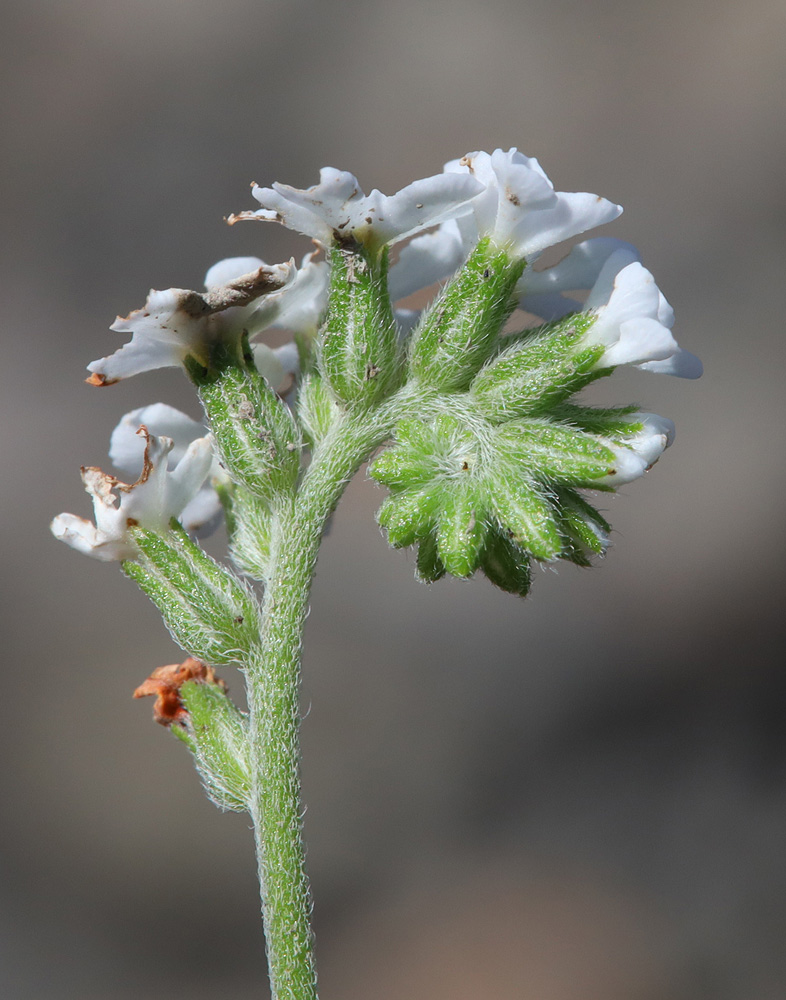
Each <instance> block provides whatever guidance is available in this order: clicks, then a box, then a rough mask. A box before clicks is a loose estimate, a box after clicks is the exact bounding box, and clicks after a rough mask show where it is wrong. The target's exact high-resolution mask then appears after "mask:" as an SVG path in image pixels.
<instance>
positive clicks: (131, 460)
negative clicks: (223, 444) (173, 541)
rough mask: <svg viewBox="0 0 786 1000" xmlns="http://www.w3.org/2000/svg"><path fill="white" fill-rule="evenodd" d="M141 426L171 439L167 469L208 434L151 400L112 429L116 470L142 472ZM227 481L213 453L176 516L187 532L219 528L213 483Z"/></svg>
mask: <svg viewBox="0 0 786 1000" xmlns="http://www.w3.org/2000/svg"><path fill="white" fill-rule="evenodd" d="M143 426H144V427H146V428H147V429H148V431H149V432H150V433H151V434H153V435H155V436H156V437H162V436H165V437H167V438H169V439H171V441H172V450H171V451H170V452H169V454H168V456H167V468H168V469H169V470H170V471H171V470H172V469H174V468H175V467H176V466H177V465H178V463H179V462H180V461H181V460H182V459H183V458H184V457H185V454H186V452H187V451H188V449H189V447H190V446H191V445H192V444H193V443H194V441H196V440H198V439H199V438H203V437H205V435H206V434H207V430H206V428H205V427H203V426H202V424H200V423H199V422H198V421H196V420H192V419H191V417H189V416H186V414H185V413H182V412H181V411H180V410H176V409H175V408H174V407H173V406H167V404H166V403H153V404H151V405H150V406H142V407H140V408H139V409H136V410H132V411H131V412H130V413H126V414H125V416H123V417H122V418H121V420H120V423H119V424H118V425H117V427H115V429H114V430H113V431H112V437H111V439H110V442H109V457H110V459H111V460H112V464H113V465H114V466H115V468H116V469H119V470H120V471H121V472H123V473H126V474H128V475H131V476H139V475H141V473H142V471H143V469H144V459H145V442H144V440H143V439H142V437H140V434H139V430H140V428H141V427H143ZM228 482H229V476H228V475H227V473H226V472H225V470H224V469H223V468H222V466H221V465H220V463H219V461H218V457H217V455H216V454H215V452H214V453H213V460H212V462H211V465H210V468H209V469H208V471H207V474H206V476H205V480H204V482H203V483H202V485H201V487H200V489H199V491H198V492H197V493H196V494H195V496H194V498H193V499H192V500H190V501H189V502H188V504H187V505H186V506H185V507H184V508H183V510H182V511H181V512H180V514H179V516H178V520H179V521H180V523H181V524H182V525H183V527H184V528H185V529H186V531H187V532H188V533H189V534H190V535H197V536H204V535H209V534H211V532H213V531H215V529H216V528H217V527H218V525H219V523H220V522H221V518H222V516H223V507H222V505H221V501H220V499H219V497H218V493H217V492H216V490H215V485H218V484H224V483H228Z"/></svg>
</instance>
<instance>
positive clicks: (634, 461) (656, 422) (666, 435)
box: [603, 413, 674, 486]
mask: <svg viewBox="0 0 786 1000" xmlns="http://www.w3.org/2000/svg"><path fill="white" fill-rule="evenodd" d="M630 420H631V421H635V422H637V423H641V424H642V425H643V426H642V428H641V430H640V431H638V432H637V433H636V434H633V435H631V436H630V437H629V438H627V439H626V441H625V444H623V445H619V444H616V443H614V444H611V443H610V444H609V447H610V448H611V450H612V451H613V452H614V453H615V463H614V471H613V472H612V473H611V475H609V476H607V477H605V478H604V480H603V484H604V485H606V486H620V485H622V484H623V483H630V482H632V481H633V480H634V479H638V478H639V477H640V476H643V475H644V473H645V472H646V471H647V470H648V469H650V468H651V467H652V466H653V465H654V464H655V463H656V462H657V461H658V459H659V458H660V456H661V455H662V454H663V452H664V451H665V450H666V449H667V448H668V447H669V446H670V445H671V444H672V442H673V441H674V424H673V423H672V422H671V420H668V419H667V418H666V417H661V416H658V414H657V413H634V414H631V416H630Z"/></svg>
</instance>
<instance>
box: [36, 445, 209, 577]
mask: <svg viewBox="0 0 786 1000" xmlns="http://www.w3.org/2000/svg"><path fill="white" fill-rule="evenodd" d="M137 433H139V434H140V436H141V437H143V438H144V440H145V446H144V453H143V460H142V472H141V474H140V476H139V478H138V479H137V480H136V482H135V483H132V484H130V485H129V484H126V483H123V482H121V481H120V480H119V479H117V478H116V477H115V476H113V475H111V474H109V473H106V472H102V471H101V469H98V468H95V467H89V468H83V469H82V482H83V483H84V484H85V489H86V491H87V492H88V493H89V494H90V496H91V497H92V499H93V511H94V516H95V523H93V522H92V521H88V520H87V519H86V518H82V517H77V516H76V515H74V514H59V515H58V516H57V517H56V518H55V519H54V520H53V521H52V524H51V529H52V533H53V534H54V536H55V537H56V538H59V539H60V540H61V541H63V542H66V544H68V545H70V546H71V547H72V548H74V549H77V551H79V552H84V553H85V554H86V555H90V556H93V558H95V559H100V560H102V561H104V562H111V561H114V560H124V559H133V557H134V555H135V554H136V548H135V546H134V542H133V540H132V538H131V536H130V533H129V529H130V528H133V527H137V526H139V527H143V528H149V529H151V530H153V531H164V530H166V529H167V528H168V525H169V522H170V520H171V519H172V518H173V517H179V516H180V515H181V514H182V512H183V511H184V510H185V509H186V508H187V506H188V504H189V503H191V502H192V501H193V499H194V498H195V497H196V496H197V494H198V493H199V491H200V489H201V488H202V484H203V483H204V481H205V478H206V477H207V475H208V473H209V471H210V467H211V464H212V462H213V444H212V440H211V438H210V437H209V436H206V437H200V438H197V439H196V440H194V441H192V442H191V444H190V445H189V446H188V448H187V449H186V450H185V453H184V454H183V456H182V458H181V459H180V461H179V462H178V463H177V464H176V465H175V467H174V468H173V469H172V470H171V471H170V470H168V468H167V456H168V455H169V454H170V452H171V451H172V450H173V448H174V442H173V441H172V439H171V438H168V437H156V436H155V435H154V434H151V433H150V431H149V430H148V429H147V428H146V427H144V426H143V427H140V428H139V431H138V432H137Z"/></svg>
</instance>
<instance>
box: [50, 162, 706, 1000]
mask: <svg viewBox="0 0 786 1000" xmlns="http://www.w3.org/2000/svg"><path fill="white" fill-rule="evenodd" d="M253 195H254V197H255V199H256V200H257V201H258V202H259V205H260V207H259V208H258V209H256V210H255V211H248V212H243V213H241V214H239V215H236V216H232V217H230V220H229V221H230V222H231V223H234V222H237V221H240V220H244V219H245V220H255V221H276V222H279V223H282V224H283V225H285V226H288V227H289V228H291V229H294V230H296V231H297V232H300V233H303V234H304V235H306V236H309V237H311V238H312V239H313V240H314V241H315V242H316V243H317V245H318V248H319V250H318V251H317V252H315V253H311V254H309V255H307V256H306V257H305V258H304V259H303V261H302V262H301V264H300V266H299V267H298V266H296V264H295V262H294V261H290V262H288V263H284V264H279V265H275V266H272V267H271V266H269V265H267V264H265V263H264V262H263V261H262V260H259V259H258V258H252V257H242V258H234V259H230V260H224V261H221V262H219V263H218V264H216V265H214V266H213V267H212V268H211V269H210V270H209V271H208V273H207V276H206V278H205V286H206V290H205V291H204V292H196V291H188V290H184V289H175V288H171V289H168V290H166V291H152V292H151V293H150V295H149V297H148V300H147V303H146V305H145V307H144V308H143V309H140V310H137V311H136V312H132V313H131V314H130V315H129V316H128V317H126V318H125V319H118V320H117V321H116V323H115V324H114V325H113V327H112V329H113V330H116V331H118V332H120V333H126V334H130V335H131V339H130V340H129V341H128V342H127V343H126V344H124V345H123V346H121V347H120V348H119V349H118V350H117V351H115V352H114V353H113V354H111V355H109V356H108V357H105V358H102V359H100V360H98V361H94V362H92V364H90V365H89V366H88V367H89V370H90V372H91V376H90V378H89V379H88V382H90V383H91V384H93V385H98V386H106V385H110V384H112V383H114V382H117V381H118V380H120V379H123V378H127V377H129V376H131V375H137V374H141V373H143V372H145V371H150V370H153V369H156V368H160V367H164V366H168V365H175V366H178V365H179V366H181V367H182V368H183V369H184V371H185V372H186V374H187V375H188V377H189V378H190V380H191V381H192V383H193V384H194V386H195V387H196V390H197V392H198V395H199V398H200V401H201V403H202V406H203V408H204V413H205V421H206V423H205V426H203V425H202V424H200V423H198V422H197V421H194V420H192V419H191V418H190V417H187V416H186V415H185V414H182V413H180V412H179V411H177V410H175V409H173V408H172V407H170V406H167V405H165V404H163V403H157V404H154V405H152V406H145V407H142V408H141V409H137V410H134V411H132V412H131V413H129V414H127V415H126V416H124V417H123V418H122V420H121V421H120V424H119V425H118V427H117V428H116V429H115V431H114V433H113V435H112V442H111V446H110V457H111V458H112V461H113V462H114V464H115V465H116V467H117V468H118V469H119V470H122V471H123V472H124V473H126V474H130V476H132V477H133V476H136V477H137V478H136V480H135V481H134V482H132V483H130V484H126V483H124V482H122V481H121V480H119V479H118V478H116V477H115V476H114V475H111V474H108V473H104V472H102V471H101V470H100V469H96V468H87V469H83V470H82V478H83V481H84V483H85V488H86V490H87V491H88V493H90V494H91V496H92V498H93V505H94V511H95V522H92V521H88V520H85V519H83V518H80V517H76V516H74V515H72V514H61V515H59V516H58V517H56V518H55V519H54V521H53V522H52V530H53V532H54V534H55V535H56V536H57V537H58V538H60V539H62V540H63V541H65V542H67V543H68V544H69V545H71V546H72V547H74V548H76V549H78V550H79V551H81V552H85V553H87V554H88V555H92V556H94V557H95V558H98V559H102V560H117V561H119V562H120V564H121V566H122V568H123V570H124V572H125V573H126V574H127V575H128V576H129V577H130V578H131V579H133V580H135V581H136V582H137V583H138V584H139V586H140V587H141V588H142V590H143V591H144V592H145V593H147V594H148V595H149V597H150V598H151V599H152V600H153V602H154V603H155V604H156V605H157V606H158V608H159V610H160V611H161V614H162V616H163V618H164V621H165V623H166V625H167V627H168V628H169V630H170V632H171V633H172V636H173V637H174V639H175V640H176V642H177V643H178V644H179V645H180V646H181V647H182V648H183V650H184V651H185V652H186V654H187V659H186V660H185V662H184V663H183V664H181V665H171V666H167V667H161V668H157V669H156V670H155V671H153V673H152V674H151V676H150V678H149V679H148V680H147V681H146V682H145V683H143V684H142V685H141V686H140V687H139V688H138V689H137V692H136V694H137V695H138V696H142V695H147V694H154V695H156V698H157V700H156V708H155V716H156V718H157V720H158V721H159V722H162V723H164V724H165V725H168V726H170V727H171V731H172V732H173V733H174V734H175V735H176V736H177V737H178V738H179V739H180V740H182V741H183V742H184V743H185V744H186V745H187V747H188V748H189V749H190V751H191V752H192V754H193V756H194V760H195V763H196V767H197V769H198V771H199V773H200V775H201V777H202V780H203V782H204V785H205V788H206V790H207V792H208V794H209V795H210V797H211V798H212V799H213V800H214V801H215V802H216V803H217V804H218V805H219V806H221V807H222V808H225V809H234V810H240V811H247V812H248V813H249V814H250V816H251V818H252V821H253V824H254V830H255V834H256V842H257V855H258V865H259V878H260V885H261V896H262V912H263V918H264V925H265V933H266V937H267V945H268V959H269V967H270V977H271V984H272V991H273V997H274V998H275V1000H283V998H288V1000H289V998H291V1000H308V998H314V997H315V996H316V972H315V967H314V960H313V949H312V934H311V929H310V921H309V917H310V909H311V906H310V899H309V889H308V882H307V879H306V874H305V867H304V855H303V845H302V840H301V824H300V817H301V814H302V810H301V806H300V802H299V773H298V769H299V749H298V747H299V743H298V723H299V709H298V677H299V670H300V650H301V643H302V634H303V626H304V622H305V618H306V614H307V602H308V594H309V587H310V583H311V579H312V576H313V572H314V568H315V564H316V559H317V553H318V550H319V544H320V540H321V537H322V534H323V532H324V529H325V525H326V523H327V521H328V519H329V517H330V515H331V513H332V511H333V510H334V508H335V506H336V504H337V503H338V500H339V498H340V497H341V494H342V493H343V491H344V488H345V487H346V484H347V482H348V481H349V480H350V479H351V477H352V476H353V475H354V474H355V473H356V472H357V470H358V469H359V468H360V466H361V465H362V463H364V462H365V461H367V460H368V459H370V458H372V457H373V461H372V462H371V465H370V467H369V473H370V475H371V477H372V478H373V479H375V480H376V481H377V482H378V483H381V484H382V485H384V486H386V487H387V488H388V490H389V495H388V497H387V499H385V500H384V501H383V503H382V506H381V508H380V511H379V515H378V519H379V523H380V525H381V526H382V527H383V528H384V529H385V530H386V531H387V535H388V539H389V541H390V543H391V544H392V545H393V546H395V547H406V546H417V575H418V577H419V578H420V579H421V580H423V581H425V582H429V583H430V582H433V581H436V580H438V579H439V578H440V577H442V576H445V575H446V574H450V575H453V576H456V577H460V578H467V577H470V576H472V575H473V574H474V573H475V572H477V571H478V570H480V571H482V572H483V573H484V574H485V575H486V576H487V577H488V579H489V580H491V582H492V583H493V584H495V585H496V586H497V587H499V588H501V589H502V590H504V591H508V592H509V593H512V594H517V595H521V596H524V595H526V594H527V593H528V591H529V589H530V584H531V573H530V567H531V564H532V563H533V562H536V563H537V562H540V563H553V562H557V561H559V560H565V561H568V562H572V563H575V564H578V565H580V566H587V565H589V564H590V563H591V561H592V559H593V557H595V556H600V555H602V554H603V553H604V552H605V551H606V548H607V546H608V541H609V530H610V529H609V525H608V523H607V522H606V520H605V519H604V517H603V516H602V515H601V513H600V512H599V511H598V510H597V509H596V507H595V506H594V504H593V502H592V500H591V499H590V498H588V496H587V493H586V491H587V490H591V491H611V490H614V489H616V488H617V487H618V486H620V485H621V484H623V483H628V482H631V481H632V480H634V479H637V478H639V477H640V476H642V475H643V474H644V473H645V472H646V471H647V470H648V469H649V468H651V466H652V465H653V464H654V463H655V462H656V461H657V460H658V458H659V457H660V456H661V454H662V453H663V451H664V450H665V449H666V448H667V447H668V446H669V445H670V444H671V442H672V440H673V436H674V429H673V425H672V424H671V422H670V421H668V420H666V419H664V418H663V417H659V416H656V415H654V414H651V413H642V412H640V411H639V410H638V409H637V408H636V407H635V406H622V407H615V408H596V407H589V406H586V405H582V404H580V403H578V402H576V400H575V397H576V394H577V393H578V392H579V391H580V390H581V389H583V388H584V387H586V386H587V385H589V384H590V383H591V382H593V381H595V380H596V379H598V378H601V377H603V376H606V375H610V374H611V373H612V372H613V370H614V369H615V368H616V367H617V366H619V365H622V364H630V365H635V366H637V367H639V368H641V369H643V370H645V371H654V372H665V373H668V374H672V375H677V376H682V377H686V378H695V377H697V376H698V375H699V374H701V366H700V363H699V362H698V360H697V359H696V358H695V357H693V356H692V355H690V354H688V353H687V352H686V351H683V350H682V349H681V348H680V347H679V346H678V345H677V343H676V341H675V340H674V337H673V335H672V333H671V328H672V326H673V321H674V317H673V313H672V310H671V308H670V306H669V304H668V303H667V301H666V299H665V298H664V296H663V295H662V294H661V292H660V291H659V290H658V288H657V286H656V285H655V283H654V280H653V278H652V275H651V274H650V273H649V271H647V270H646V269H645V268H644V266H643V265H642V264H641V262H640V260H639V256H638V254H637V252H636V251H635V249H634V248H633V247H631V246H630V245H629V244H626V243H623V242H621V241H619V240H614V239H609V238H594V239H588V240H585V241H584V242H581V243H578V244H577V245H576V246H574V247H573V249H572V250H570V252H569V253H568V254H567V256H565V257H564V258H563V259H562V261H561V262H560V263H558V264H556V265H555V266H553V267H551V268H547V269H542V270H536V269H535V268H534V267H533V265H534V264H535V262H536V261H537V259H538V257H539V255H540V254H541V253H542V252H543V251H544V250H545V249H547V248H548V247H551V246H554V245H556V244H558V243H560V242H561V241H563V240H568V239H571V238H572V237H575V236H577V235H579V234H581V233H584V232H585V231H587V230H589V229H592V228H594V227H596V226H598V225H601V224H604V223H607V222H611V221H612V220H613V219H615V218H616V217H617V216H618V215H619V213H620V212H621V211H622V210H621V208H620V207H619V206H618V205H614V204H613V203H611V202H609V201H606V200H605V199H604V198H600V197H598V196H596V195H594V194H585V193H565V192H558V191H555V190H554V188H553V186H552V184H551V182H550V181H549V179H548V177H547V176H546V174H545V173H544V172H543V170H542V168H541V167H540V165H539V163H538V162H537V160H534V159H530V158H528V157H526V156H524V155H522V154H521V153H519V152H518V151H517V150H515V149H511V150H508V151H504V150H500V149H498V150H495V151H494V152H493V153H491V154H488V153H482V152H477V153H470V154H469V155H467V156H465V157H463V158H462V159H461V160H456V161H452V162H451V163H448V164H447V165H446V167H445V169H444V172H443V173H442V174H439V175H437V176H434V177H429V178H426V179H424V180H420V181H416V182H415V183H413V184H410V185H408V186H407V187H405V188H403V189H402V190H401V191H399V192H398V193H397V194H395V195H393V196H390V197H388V196H384V195H382V194H381V193H380V192H379V191H372V192H371V194H369V195H365V194H364V193H363V192H362V190H361V188H360V186H359V184H358V181H357V180H356V178H355V177H353V176H352V174H349V173H346V172H342V171H338V170H333V169H330V168H326V169H323V170H322V171H321V174H320V181H319V183H318V184H317V185H315V186H314V187H311V188H308V189H307V190H298V189H295V188H292V187H288V186H286V185H282V184H274V185H273V187H271V188H260V187H256V186H255V187H254V189H253ZM405 239H408V240H409V242H408V243H406V245H404V246H403V248H401V249H400V250H399V251H398V255H397V258H396V259H395V262H394V263H392V264H391V261H390V248H391V246H393V245H394V244H396V243H398V242H401V241H403V240H405ZM320 252H322V253H323V255H324V256H323V258H322V259H318V258H319V253H320ZM438 282H439V283H440V287H439V290H438V292H437V293H436V295H435V296H434V298H433V300H432V302H431V304H430V305H428V306H427V307H426V308H425V309H423V310H422V312H415V311H413V310H408V309H403V308H396V304H397V303H399V302H400V301H401V300H403V299H405V298H407V297H408V296H409V295H411V294H412V293H413V292H416V291H419V290H422V289H426V288H428V287H430V286H432V285H435V284H436V283H438ZM582 290H583V291H585V292H587V296H586V298H585V300H584V301H583V302H581V301H579V300H577V299H575V298H572V297H570V296H569V295H566V293H573V292H576V291H582ZM516 310H520V311H522V312H525V313H527V314H529V315H530V316H531V317H534V318H535V320H534V322H529V323H525V322H524V320H523V319H522V321H521V322H520V323H518V324H514V325H513V326H512V327H511V324H510V322H509V321H510V320H511V317H513V315H514V313H516ZM272 327H280V328H284V329H287V330H289V331H290V332H291V334H292V338H293V339H292V341H291V342H290V343H288V344H286V345H285V346H284V347H280V348H278V349H277V350H272V349H271V348H270V347H268V346H267V345H266V344H265V343H264V342H261V341H258V340H257V339H256V338H257V336H258V335H259V334H261V333H263V332H264V331H265V330H267V329H270V328H272ZM222 516H223V517H224V518H225V519H226V524H227V529H228V534H229V540H230V555H231V557H232V561H233V562H234V564H235V567H236V570H237V572H235V571H233V570H231V569H230V568H228V567H227V566H225V565H223V564H221V563H219V562H217V561H215V560H214V559H213V558H211V557H210V556H209V555H208V554H207V553H206V552H205V551H204V550H203V549H202V547H201V546H200V545H199V543H198V541H197V540H196V538H197V536H199V535H200V534H202V533H204V532H206V531H208V530H209V529H210V528H212V527H214V526H215V525H216V524H217V523H218V521H219V520H220V519H221V517H222ZM255 585H256V586H255ZM225 664H235V665H237V666H239V667H240V668H241V669H242V670H243V671H244V672H245V677H246V683H247V693H248V711H247V712H241V711H240V710H239V709H238V708H237V707H236V706H235V705H234V704H233V703H232V701H231V700H230V699H229V697H228V695H227V693H226V689H225V687H224V685H223V684H222V682H221V681H220V680H218V678H217V677H216V674H215V669H214V668H216V667H219V666H222V665H225Z"/></svg>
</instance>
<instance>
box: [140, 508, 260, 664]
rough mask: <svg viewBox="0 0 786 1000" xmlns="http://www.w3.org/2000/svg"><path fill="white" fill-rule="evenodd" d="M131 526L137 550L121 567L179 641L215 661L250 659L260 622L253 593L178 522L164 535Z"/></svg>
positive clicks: (192, 652) (197, 654)
mask: <svg viewBox="0 0 786 1000" xmlns="http://www.w3.org/2000/svg"><path fill="white" fill-rule="evenodd" d="M129 531H130V533H131V537H132V538H133V540H134V543H135V545H136V546H137V550H138V554H137V557H136V559H134V560H126V561H125V562H124V563H123V570H124V572H125V573H126V575H127V576H129V577H131V579H132V580H136V582H137V583H138V584H139V586H140V588H141V589H142V590H143V591H144V592H145V593H146V594H147V596H148V597H149V598H150V599H151V600H152V601H153V603H154V604H155V605H156V606H157V607H158V610H159V611H160V612H161V614H162V616H163V618H164V622H165V624H166V626H167V628H168V629H169V631H170V632H171V634H172V637H173V639H174V640H175V642H177V643H178V645H179V646H181V647H182V648H183V649H184V650H186V652H187V653H189V654H190V655H191V656H194V657H196V658H197V659H198V660H202V661H203V662H204V663H207V664H209V665H211V666H220V665H222V664H227V663H240V664H242V663H244V662H246V660H247V659H248V656H249V654H250V651H251V650H252V649H253V648H254V647H255V646H256V644H257V642H258V637H259V630H260V627H261V621H260V613H259V605H258V603H257V601H256V599H255V598H254V597H253V595H252V594H251V593H250V592H249V591H248V590H247V589H246V588H245V587H244V586H243V584H242V583H241V582H240V581H239V580H238V579H237V578H236V577H234V576H233V575H232V574H231V573H230V572H229V570H227V569H225V568H224V567H223V566H221V565H220V564H219V563H217V562H216V561H215V560H214V559H211V557H210V556H209V555H207V553H206V552H204V551H203V550H202V549H201V548H200V547H199V546H198V545H197V544H196V543H195V542H193V541H192V540H191V539H190V538H189V537H188V535H187V534H186V533H185V532H184V531H183V529H182V528H181V527H180V525H179V524H177V522H173V524H172V527H171V529H170V530H169V531H168V532H167V533H166V534H158V533H156V532H154V531H148V530H147V529H145V528H139V527H135V528H130V529H129Z"/></svg>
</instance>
